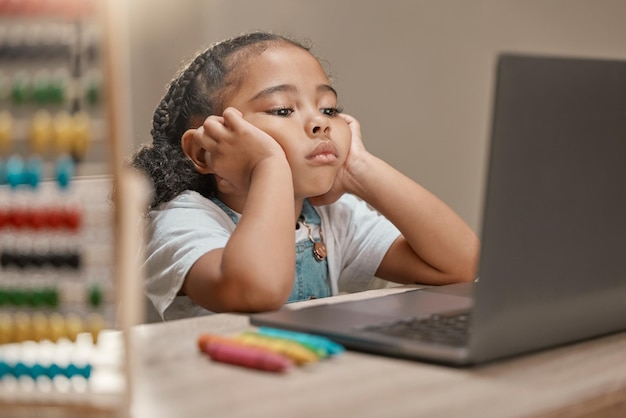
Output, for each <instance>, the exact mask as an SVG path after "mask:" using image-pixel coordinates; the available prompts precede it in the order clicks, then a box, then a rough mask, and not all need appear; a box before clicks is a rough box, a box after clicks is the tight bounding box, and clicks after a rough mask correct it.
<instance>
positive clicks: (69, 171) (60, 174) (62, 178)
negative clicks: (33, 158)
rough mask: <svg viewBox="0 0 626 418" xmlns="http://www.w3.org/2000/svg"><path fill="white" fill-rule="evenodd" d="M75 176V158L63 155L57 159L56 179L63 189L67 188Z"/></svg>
mask: <svg viewBox="0 0 626 418" xmlns="http://www.w3.org/2000/svg"><path fill="white" fill-rule="evenodd" d="M73 177H74V160H72V158H71V157H69V156H63V157H61V158H59V159H58V160H57V164H56V180H57V183H58V184H59V186H60V187H61V188H63V189H65V188H67V186H68V185H69V184H70V181H71V180H72V178H73Z"/></svg>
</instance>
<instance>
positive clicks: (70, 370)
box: [63, 363, 78, 378]
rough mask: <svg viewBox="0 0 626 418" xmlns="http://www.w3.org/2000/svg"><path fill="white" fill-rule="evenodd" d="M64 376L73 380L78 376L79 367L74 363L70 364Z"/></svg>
mask: <svg viewBox="0 0 626 418" xmlns="http://www.w3.org/2000/svg"><path fill="white" fill-rule="evenodd" d="M63 374H64V375H65V376H67V377H68V378H72V377H74V376H76V375H77V374H78V367H76V365H75V364H74V363H70V364H68V365H67V367H66V368H65V370H64V371H63Z"/></svg>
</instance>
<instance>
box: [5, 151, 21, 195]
mask: <svg viewBox="0 0 626 418" xmlns="http://www.w3.org/2000/svg"><path fill="white" fill-rule="evenodd" d="M6 176H7V183H8V184H9V185H10V186H11V188H13V189H15V188H16V187H17V186H19V185H20V184H23V183H24V161H22V158H21V157H20V156H18V155H13V156H11V157H10V158H9V159H8V160H7V165H6Z"/></svg>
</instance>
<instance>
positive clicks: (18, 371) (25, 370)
mask: <svg viewBox="0 0 626 418" xmlns="http://www.w3.org/2000/svg"><path fill="white" fill-rule="evenodd" d="M13 375H14V376H15V377H18V378H19V377H22V376H30V367H28V366H27V365H25V364H24V363H22V362H21V361H18V362H17V363H15V366H13Z"/></svg>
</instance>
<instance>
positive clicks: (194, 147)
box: [180, 129, 213, 174]
mask: <svg viewBox="0 0 626 418" xmlns="http://www.w3.org/2000/svg"><path fill="white" fill-rule="evenodd" d="M180 145H181V147H182V149H183V152H184V153H185V155H186V156H187V157H188V158H189V159H190V160H191V161H192V162H193V165H194V167H195V168H196V171H197V172H198V173H200V174H211V173H213V170H212V169H211V167H209V164H208V162H207V158H206V157H207V155H209V153H208V152H207V150H205V149H204V148H202V145H201V144H200V142H199V141H198V140H197V139H196V129H187V130H186V131H185V133H184V134H183V137H182V138H181V139H180Z"/></svg>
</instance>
